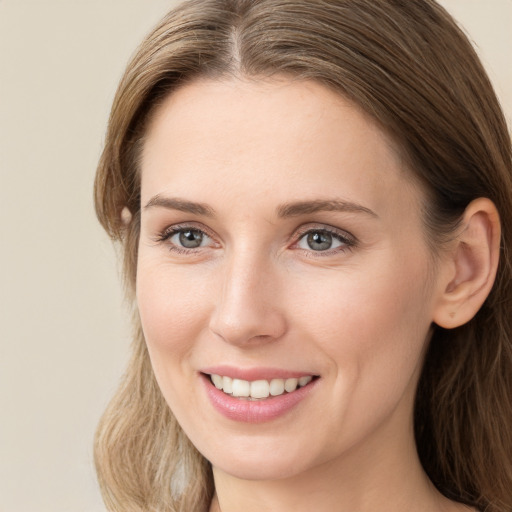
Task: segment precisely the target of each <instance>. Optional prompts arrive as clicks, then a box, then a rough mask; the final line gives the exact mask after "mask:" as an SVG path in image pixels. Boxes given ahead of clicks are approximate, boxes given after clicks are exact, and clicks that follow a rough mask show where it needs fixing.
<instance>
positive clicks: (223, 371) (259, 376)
mask: <svg viewBox="0 0 512 512" xmlns="http://www.w3.org/2000/svg"><path fill="white" fill-rule="evenodd" d="M200 372H201V373H208V374H209V375H222V376H223V377H231V378H232V379H242V380H248V381H253V380H271V379H292V378H295V379H298V378H300V377H306V376H308V375H313V374H312V373H308V372H297V371H290V370H283V369H279V368H265V367H261V368H246V369H243V368H237V367H233V366H227V365H226V366H210V367H208V368H202V369H201V370H200Z"/></svg>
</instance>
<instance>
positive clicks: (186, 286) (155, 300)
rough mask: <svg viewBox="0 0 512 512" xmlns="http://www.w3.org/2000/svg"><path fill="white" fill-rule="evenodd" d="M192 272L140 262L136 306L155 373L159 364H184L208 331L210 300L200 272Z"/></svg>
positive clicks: (167, 365) (154, 263) (155, 263)
mask: <svg viewBox="0 0 512 512" xmlns="http://www.w3.org/2000/svg"><path fill="white" fill-rule="evenodd" d="M192 272H193V270H192V269H190V271H185V272H184V271H183V269H181V270H180V272H176V271H173V268H172V267H171V266H167V265H165V264H161V263H159V262H151V261H145V260H144V259H143V258H141V260H140V261H139V266H138V273H137V304H138V309H139V314H140V318H141V323H142V328H143V331H144V336H145V338H146V343H147V346H148V350H149V352H150V355H151V358H152V363H153V367H154V369H155V373H158V371H159V366H160V363H162V366H166V367H169V366H172V365H176V364H177V363H180V362H182V360H183V359H184V358H185V357H186V355H187V353H189V352H190V350H191V348H192V345H193V342H194V340H196V339H197V338H198V336H199V334H200V332H201V330H203V329H204V327H205V322H204V318H205V317H206V316H207V314H208V313H207V311H208V304H209V303H210V300H209V298H208V296H207V293H206V287H205V286H201V282H202V280H201V277H200V276H198V275H197V269H196V271H195V274H194V275H192V274H191V273H192ZM189 274H190V275H189ZM157 378H158V375H157Z"/></svg>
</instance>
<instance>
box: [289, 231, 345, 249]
mask: <svg viewBox="0 0 512 512" xmlns="http://www.w3.org/2000/svg"><path fill="white" fill-rule="evenodd" d="M342 245H345V244H344V242H342V241H341V240H340V239H339V238H338V237H337V236H335V235H334V236H333V235H332V234H331V233H329V232H328V231H310V232H309V233H306V234H305V235H304V236H302V238H301V239H300V240H299V243H298V246H299V247H300V248H301V249H307V250H311V251H317V252H318V251H328V250H329V249H335V248H336V247H341V246H342Z"/></svg>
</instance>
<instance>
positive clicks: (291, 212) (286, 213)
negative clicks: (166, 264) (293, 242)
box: [144, 194, 378, 218]
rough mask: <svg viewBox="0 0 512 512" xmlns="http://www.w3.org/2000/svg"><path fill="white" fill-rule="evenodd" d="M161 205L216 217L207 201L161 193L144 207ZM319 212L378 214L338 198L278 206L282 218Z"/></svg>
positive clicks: (278, 213) (374, 215)
mask: <svg viewBox="0 0 512 512" xmlns="http://www.w3.org/2000/svg"><path fill="white" fill-rule="evenodd" d="M153 207H160V208H167V209H169V210H178V211H181V212H185V213H191V214H194V215H203V216H205V217H214V216H215V210H214V209H213V208H212V207H211V206H208V205H207V204H205V203H196V202H193V201H187V200H186V199H180V198H177V197H164V196H162V195H160V194H157V195H156V196H153V197H152V198H151V199H150V200H149V201H148V202H147V204H146V206H145V207H144V209H148V208H153ZM317 212H348V213H363V214H365V215H369V216H371V217H374V218H378V215H377V214H376V213H375V212H373V211H372V210H370V209H369V208H366V207H365V206H362V205H360V204H357V203H352V202H350V201H341V200H338V199H327V200H326V199H316V200H312V201H297V202H292V203H284V204H282V205H280V206H279V207H278V208H277V215H278V217H281V218H287V217H298V216H300V215H308V214H312V213H317Z"/></svg>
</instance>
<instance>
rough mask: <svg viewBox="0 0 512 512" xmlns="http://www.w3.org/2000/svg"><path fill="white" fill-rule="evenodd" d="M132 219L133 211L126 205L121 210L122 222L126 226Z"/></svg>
mask: <svg viewBox="0 0 512 512" xmlns="http://www.w3.org/2000/svg"><path fill="white" fill-rule="evenodd" d="M131 221H132V212H131V211H130V210H129V209H128V207H127V206H125V207H124V208H123V209H122V210H121V224H122V225H123V226H124V227H125V228H126V227H127V226H128V224H130V222H131Z"/></svg>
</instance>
